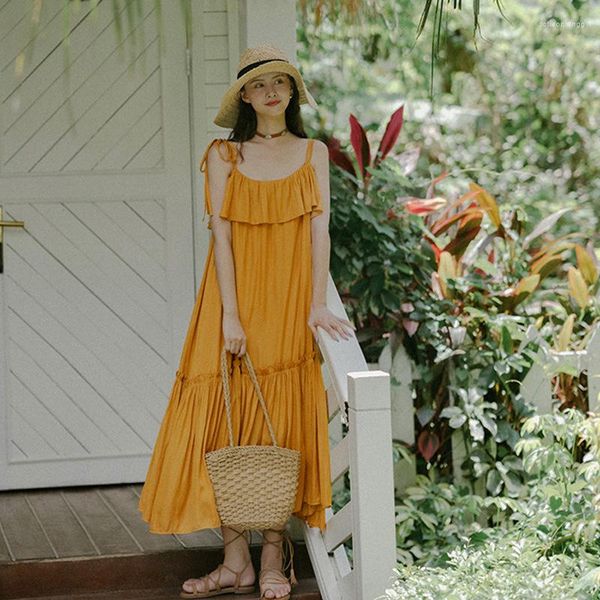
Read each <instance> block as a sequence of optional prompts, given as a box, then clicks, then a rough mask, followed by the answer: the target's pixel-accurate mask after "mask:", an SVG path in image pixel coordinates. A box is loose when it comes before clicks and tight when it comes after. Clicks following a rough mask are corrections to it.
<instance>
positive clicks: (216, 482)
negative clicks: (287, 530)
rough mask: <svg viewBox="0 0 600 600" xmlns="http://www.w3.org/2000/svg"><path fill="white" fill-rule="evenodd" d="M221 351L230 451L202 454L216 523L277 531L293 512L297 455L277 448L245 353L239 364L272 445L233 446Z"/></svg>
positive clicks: (225, 375) (226, 371)
mask: <svg viewBox="0 0 600 600" xmlns="http://www.w3.org/2000/svg"><path fill="white" fill-rule="evenodd" d="M226 352H227V350H226V349H225V348H223V350H222V352H221V377H222V380H223V392H224V396H225V409H226V416H227V431H228V433H229V446H227V447H225V448H220V449H219V450H214V451H212V452H207V453H206V455H205V459H206V466H207V468H208V474H209V477H210V480H211V483H212V486H213V489H214V493H215V500H216V503H217V511H218V513H219V517H220V519H221V524H222V525H224V526H226V527H231V528H235V529H281V528H282V527H283V526H284V525H285V523H286V522H287V520H288V518H289V516H290V515H291V513H292V511H293V509H294V503H295V499H296V492H297V489H298V478H299V475H300V451H299V450H293V449H290V448H280V447H279V446H278V445H277V440H276V439H275V433H274V431H273V425H272V423H271V420H270V419H269V414H268V412H267V407H266V405H265V400H264V398H263V395H262V392H261V390H260V386H259V384H258V381H257V379H256V373H255V372H254V367H253V366H252V362H251V361H250V357H249V356H248V353H247V352H246V353H245V354H244V360H245V363H246V366H247V367H248V373H249V375H250V378H251V379H252V383H253V384H254V388H255V389H256V395H257V396H258V401H259V403H260V407H261V408H262V411H263V413H264V415H265V421H266V423H267V427H268V428H269V434H270V436H271V440H272V442H273V445H272V446H234V444H233V428H232V424H231V390H230V381H229V369H228V367H227V357H226Z"/></svg>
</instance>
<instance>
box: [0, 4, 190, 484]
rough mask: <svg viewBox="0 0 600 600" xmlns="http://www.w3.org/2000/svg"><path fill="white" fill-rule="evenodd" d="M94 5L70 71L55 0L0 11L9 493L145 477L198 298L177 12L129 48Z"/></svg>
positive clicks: (1, 432) (1, 298)
mask: <svg viewBox="0 0 600 600" xmlns="http://www.w3.org/2000/svg"><path fill="white" fill-rule="evenodd" d="M91 4H92V3H88V2H81V4H80V6H81V11H80V13H79V14H78V15H77V16H76V18H75V19H74V21H73V22H71V25H70V28H71V36H70V39H71V41H70V44H71V61H72V62H71V65H70V68H69V70H68V74H67V73H65V60H64V56H63V46H61V43H60V42H61V38H62V36H63V26H64V21H63V13H62V10H63V5H64V1H63V0H45V2H43V3H33V2H24V1H23V0H0V98H1V101H0V111H1V113H0V115H1V120H0V208H1V209H2V215H1V219H3V220H5V221H12V220H22V221H23V222H24V228H12V227H11V228H8V227H5V228H0V230H1V231H2V238H1V240H0V241H1V247H0V249H1V256H2V268H1V272H0V489H4V490H5V489H16V488H32V487H49V486H52V487H55V486H62V485H84V484H99V483H116V482H132V481H142V480H143V479H144V477H145V474H146V469H147V465H148V460H149V455H150V452H151V449H152V446H153V443H154V441H155V437H156V433H157V431H158V426H159V422H160V420H161V418H162V416H163V413H164V410H165V407H166V403H167V399H168V394H169V391H170V388H171V385H172V382H173V377H174V373H175V370H176V368H177V363H178V360H179V356H180V351H181V347H182V343H183V339H184V335H185V331H186V327H187V324H188V320H189V317H190V314H191V310H192V307H193V302H194V297H195V291H196V289H195V288H196V281H197V277H195V274H194V244H193V221H194V219H193V212H192V210H193V209H192V204H193V199H192V198H193V194H194V193H195V192H193V190H192V188H193V184H195V181H196V178H195V177H194V175H193V174H192V169H194V170H195V166H196V165H195V164H194V161H193V160H191V159H190V156H191V154H190V119H189V101H188V89H189V85H188V76H187V73H186V39H185V38H186V36H185V30H184V29H185V28H184V24H183V19H182V18H181V12H180V10H181V7H180V3H179V2H175V1H173V2H171V1H169V2H162V15H161V16H160V18H161V20H162V31H163V39H162V44H163V45H162V47H160V46H159V41H160V40H159V35H158V31H159V29H158V19H159V15H158V13H157V11H156V3H155V2H154V0H144V1H143V2H142V3H141V5H142V11H143V20H142V23H141V25H140V26H139V27H138V28H137V29H136V35H137V43H136V45H135V47H133V46H132V45H131V44H130V43H129V42H130V41H131V40H130V39H129V38H128V39H127V40H126V42H125V44H123V45H119V43H118V38H117V34H116V30H115V25H114V23H113V12H112V6H111V5H112V3H111V2H109V1H108V0H105V1H101V2H100V3H99V4H98V7H97V9H96V13H92V14H90V12H89V11H90V6H91ZM118 5H119V6H121V7H124V6H125V5H126V3H118ZM35 6H41V7H42V10H41V13H40V15H39V19H40V22H39V29H38V35H37V37H36V39H35V44H33V45H32V44H31V41H30V35H29V33H30V27H31V18H32V7H35ZM34 17H35V15H34ZM121 17H122V20H123V28H124V33H125V35H127V33H128V32H127V26H126V24H127V18H126V13H125V12H122V14H121ZM159 48H160V50H161V51H160V52H159ZM30 50H31V54H30V55H29V56H28V54H27V53H28V52H29V51H30ZM23 52H24V53H25V64H24V68H23V71H22V72H19V69H20V65H21V64H22V57H23ZM67 75H68V76H67Z"/></svg>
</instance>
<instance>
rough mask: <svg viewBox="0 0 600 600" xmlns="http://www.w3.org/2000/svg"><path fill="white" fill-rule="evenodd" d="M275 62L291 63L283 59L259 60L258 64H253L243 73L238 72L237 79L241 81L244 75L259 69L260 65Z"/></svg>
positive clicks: (247, 66) (244, 69)
mask: <svg viewBox="0 0 600 600" xmlns="http://www.w3.org/2000/svg"><path fill="white" fill-rule="evenodd" d="M273 61H279V62H289V61H287V60H284V59H283V58H267V59H265V60H259V61H257V62H253V63H252V64H249V65H246V66H245V67H244V68H243V69H242V70H241V71H238V74H237V78H238V79H239V78H240V77H241V76H242V75H244V74H245V73H247V72H248V71H251V70H252V69H255V68H256V67H259V66H260V65H264V64H265V63H268V62H273Z"/></svg>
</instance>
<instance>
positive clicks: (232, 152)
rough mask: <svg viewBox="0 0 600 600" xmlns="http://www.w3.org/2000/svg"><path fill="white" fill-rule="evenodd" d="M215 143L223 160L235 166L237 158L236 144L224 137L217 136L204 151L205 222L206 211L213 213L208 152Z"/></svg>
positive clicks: (202, 169)
mask: <svg viewBox="0 0 600 600" xmlns="http://www.w3.org/2000/svg"><path fill="white" fill-rule="evenodd" d="M215 144H216V145H217V150H218V152H219V155H220V156H221V158H222V159H223V160H225V161H227V162H230V163H232V164H233V165H234V167H235V164H236V160H237V149H236V147H235V145H234V144H233V143H232V142H230V141H229V140H223V139H219V138H217V139H216V140H213V141H212V142H210V144H208V146H207V148H206V150H205V151H204V154H203V155H202V158H201V159H200V172H202V173H204V214H203V215H202V222H204V219H205V217H206V213H208V214H209V215H212V203H211V201H210V189H209V185H208V170H207V166H208V153H209V151H210V149H211V148H212V147H213V146H214V145H215ZM222 150H225V152H223V151H222ZM208 229H212V227H211V226H210V221H209V222H208Z"/></svg>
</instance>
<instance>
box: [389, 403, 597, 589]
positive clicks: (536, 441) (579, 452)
mask: <svg viewBox="0 0 600 600" xmlns="http://www.w3.org/2000/svg"><path fill="white" fill-rule="evenodd" d="M516 452H517V454H518V455H519V457H520V458H521V459H522V461H523V468H524V471H525V473H526V477H527V492H526V493H523V494H521V496H520V497H519V498H515V499H510V498H498V497H487V498H482V497H480V496H476V495H471V494H469V493H468V490H467V489H466V488H460V487H458V486H455V485H453V484H436V483H435V482H434V481H432V480H431V479H430V478H426V477H423V476H422V477H421V478H420V480H419V481H418V485H417V486H415V487H413V488H410V489H409V490H407V494H406V497H405V498H404V499H403V501H402V502H401V503H399V505H398V506H397V521H398V530H397V531H398V560H399V563H400V564H401V565H403V566H401V567H400V568H399V569H398V578H397V580H396V581H395V582H394V585H393V587H392V588H391V589H390V590H389V591H388V592H387V594H386V596H385V597H386V598H390V599H392V598H394V599H396V598H398V599H400V598H425V599H432V600H433V599H435V600H440V599H451V598H460V599H461V600H475V599H479V598H510V599H511V600H518V599H521V598H522V599H523V600H525V599H527V600H528V599H529V598H536V599H542V600H543V599H548V600H550V599H554V598H566V599H569V600H583V599H590V598H600V518H599V515H600V510H599V509H600V415H598V414H591V415H590V416H589V418H588V417H586V415H584V414H583V413H581V411H577V410H575V409H566V410H565V411H563V412H559V411H557V412H555V413H554V414H552V415H545V416H543V417H540V416H535V417H532V418H530V419H528V420H526V421H525V423H524V425H523V427H522V430H521V436H520V438H519V440H518V442H517V444H516ZM532 574H535V577H532Z"/></svg>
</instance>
